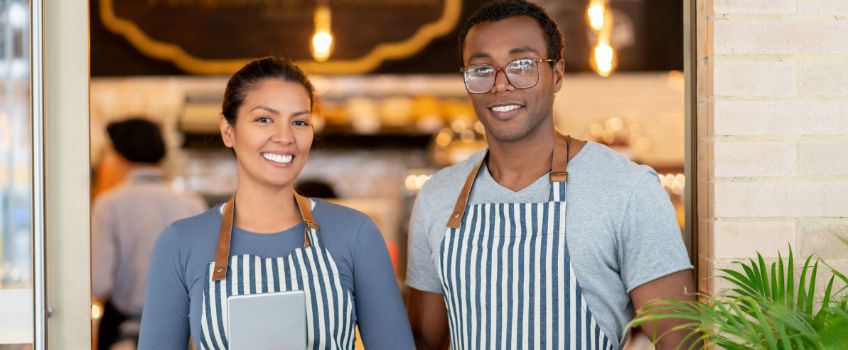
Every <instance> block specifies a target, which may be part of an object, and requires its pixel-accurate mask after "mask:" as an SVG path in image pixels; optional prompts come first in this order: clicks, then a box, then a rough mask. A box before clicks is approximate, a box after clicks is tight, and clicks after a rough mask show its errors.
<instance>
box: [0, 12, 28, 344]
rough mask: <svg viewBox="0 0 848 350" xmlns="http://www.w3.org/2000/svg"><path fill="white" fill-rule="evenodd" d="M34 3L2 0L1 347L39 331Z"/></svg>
mask: <svg viewBox="0 0 848 350" xmlns="http://www.w3.org/2000/svg"><path fill="white" fill-rule="evenodd" d="M31 13H32V12H31V8H30V1H29V0H0V310H3V311H2V312H0V349H28V348H31V347H32V344H33V340H34V333H35V322H34V320H33V316H34V315H35V304H34V300H33V295H34V289H33V286H34V283H33V281H34V277H35V275H36V274H35V272H34V271H35V270H36V269H34V266H33V261H34V259H33V241H34V240H33V237H34V234H33V232H34V231H33V168H34V162H33V147H32V146H33V142H32V140H33V137H32V130H33V118H32V115H33V113H32V105H33V104H32V85H31V81H32V80H31V78H32V69H31V66H32V65H31V61H30V57H31V56H30V53H31V48H30V46H31V45H30V39H31V37H32V24H31V20H30V19H31Z"/></svg>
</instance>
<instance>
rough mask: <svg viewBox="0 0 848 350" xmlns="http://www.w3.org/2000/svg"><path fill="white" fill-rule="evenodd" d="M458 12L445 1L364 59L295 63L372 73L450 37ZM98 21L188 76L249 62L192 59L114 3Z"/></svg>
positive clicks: (456, 1) (457, 5) (453, 0)
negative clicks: (430, 17) (429, 17)
mask: <svg viewBox="0 0 848 350" xmlns="http://www.w3.org/2000/svg"><path fill="white" fill-rule="evenodd" d="M461 12H462V1H461V0H445V2H444V6H443V8H442V16H441V17H440V18H439V19H438V20H437V21H435V22H431V23H427V24H425V25H423V26H421V28H419V29H418V31H417V32H416V33H415V34H414V35H413V36H412V37H410V38H408V39H406V40H403V41H398V42H391V43H382V44H379V45H377V46H376V47H374V48H373V49H372V50H371V51H370V52H369V53H368V54H366V55H365V56H362V57H360V58H356V59H351V60H332V59H331V60H329V61H326V62H316V61H312V60H299V61H296V62H295V63H297V65H299V66H300V67H301V68H303V69H304V70H305V71H306V72H308V73H317V74H340V73H346V74H355V73H366V72H369V71H371V70H374V69H375V68H377V67H378V66H379V65H380V64H381V63H383V62H384V61H386V60H396V59H401V58H406V57H410V56H412V55H414V54H416V53H418V52H419V51H421V49H423V48H424V46H426V45H427V44H429V43H430V42H431V41H432V40H433V39H435V38H437V37H439V36H442V35H445V34H447V33H450V31H451V30H453V28H454V27H455V26H456V24H457V22H458V21H459V16H460V13H461ZM100 18H101V20H102V21H103V25H104V26H105V27H106V28H107V29H108V30H109V31H111V32H113V33H116V34H119V35H121V36H123V37H124V38H126V39H127V40H129V42H130V44H132V45H133V47H135V48H136V49H137V50H139V51H141V52H142V53H144V54H145V55H148V56H150V57H153V58H156V59H160V60H165V61H170V62H172V63H174V64H175V65H177V66H178V67H180V68H181V69H183V70H185V71H186V72H189V73H194V74H230V73H233V72H235V71H237V70H238V69H239V68H241V67H242V66H243V65H245V64H246V63H247V62H248V61H250V60H251V59H252V58H239V59H205V58H200V57H196V56H193V55H191V54H189V53H188V52H186V51H185V50H184V49H183V48H182V47H180V46H179V45H176V44H172V43H168V42H163V41H159V40H156V39H153V38H151V37H150V36H148V35H147V34H146V33H144V31H142V30H141V28H139V27H138V26H137V25H136V24H135V23H133V22H132V21H129V20H127V19H124V18H120V17H118V16H117V15H116V14H115V10H114V6H113V0H101V1H100Z"/></svg>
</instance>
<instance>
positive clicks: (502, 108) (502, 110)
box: [492, 105, 521, 113]
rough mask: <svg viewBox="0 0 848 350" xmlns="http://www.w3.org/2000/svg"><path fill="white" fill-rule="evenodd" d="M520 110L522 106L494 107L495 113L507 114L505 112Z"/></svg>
mask: <svg viewBox="0 0 848 350" xmlns="http://www.w3.org/2000/svg"><path fill="white" fill-rule="evenodd" d="M518 108H521V106H519V105H506V106H495V107H492V110H493V111H495V112H498V113H505V112H509V111H511V110H514V109H518Z"/></svg>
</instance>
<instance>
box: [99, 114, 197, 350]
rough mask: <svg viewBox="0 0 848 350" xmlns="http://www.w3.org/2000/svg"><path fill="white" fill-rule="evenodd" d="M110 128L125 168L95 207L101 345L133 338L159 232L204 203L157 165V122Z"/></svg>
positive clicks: (160, 143)
mask: <svg viewBox="0 0 848 350" xmlns="http://www.w3.org/2000/svg"><path fill="white" fill-rule="evenodd" d="M107 132H108V134H109V138H110V140H111V142H112V146H113V147H112V148H113V149H114V150H115V153H116V157H114V159H116V160H117V162H118V163H120V165H121V167H122V168H125V169H127V172H126V176H125V177H124V179H123V180H122V181H121V183H120V184H118V185H117V186H115V187H114V188H112V189H110V190H108V191H106V192H104V193H102V194H101V195H99V196H98V197H97V198H96V199H95V201H94V205H93V209H92V218H91V231H92V232H91V233H92V269H91V271H92V294H93V297H94V298H95V299H96V300H98V301H100V302H103V303H104V305H103V317H102V319H101V320H100V325H99V327H98V332H97V344H98V346H97V348H98V349H109V348H110V347H111V346H112V345H113V344H115V343H117V342H119V341H130V342H135V339H136V338H137V337H138V327H139V322H140V317H141V311H142V306H143V303H144V286H145V285H146V283H147V272H148V270H147V268H148V266H149V265H150V256H151V254H152V252H153V245H154V243H155V242H156V237H158V236H159V233H160V232H162V230H163V229H164V228H165V227H166V226H168V225H169V224H170V223H172V222H174V221H176V220H178V219H182V218H185V217H188V216H192V215H195V214H198V213H200V212H202V211H203V210H204V209H205V207H206V205H205V204H204V202H203V200H202V199H200V197H198V196H195V195H193V194H189V193H178V192H176V191H174V190H173V189H172V188H171V186H170V183H169V181H168V180H167V178H166V176H165V171H164V170H163V169H162V168H161V167H160V166H159V163H160V162H161V161H162V159H163V158H164V157H165V152H166V151H165V142H164V140H163V138H162V134H161V132H160V130H159V127H158V126H157V125H156V124H154V123H152V122H150V121H147V120H144V119H141V118H132V119H128V120H124V121H119V122H114V123H111V124H109V126H108V127H107Z"/></svg>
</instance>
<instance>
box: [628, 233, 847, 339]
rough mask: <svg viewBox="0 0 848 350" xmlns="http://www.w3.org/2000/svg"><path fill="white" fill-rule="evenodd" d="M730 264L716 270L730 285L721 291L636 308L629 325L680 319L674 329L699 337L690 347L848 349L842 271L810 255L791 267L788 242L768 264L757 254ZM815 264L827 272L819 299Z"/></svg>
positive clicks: (791, 260) (791, 261) (845, 298)
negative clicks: (786, 248)
mask: <svg viewBox="0 0 848 350" xmlns="http://www.w3.org/2000/svg"><path fill="white" fill-rule="evenodd" d="M842 240H843V242H845V243H846V244H848V240H846V239H842ZM734 264H735V265H736V269H721V270H719V271H720V274H719V276H718V278H721V279H723V280H726V281H728V282H729V283H730V285H731V288H730V289H729V290H727V291H725V292H724V293H722V294H721V295H718V296H713V295H707V294H699V299H700V300H699V301H688V300H685V301H684V300H663V301H659V302H655V303H651V304H649V305H648V306H646V307H644V308H642V309H641V310H639V311H638V312H637V315H636V317H635V318H634V320H633V321H632V322H631V323H630V325H629V326H630V327H639V326H641V325H643V324H645V323H651V322H654V321H658V320H661V319H682V320H685V322H684V323H683V324H681V325H679V326H677V327H675V328H674V330H680V329H685V330H688V331H690V333H689V337H696V339H697V340H698V341H696V342H694V344H693V345H692V346H690V347H689V348H699V347H701V346H703V345H707V346H720V347H722V348H724V349H729V350H732V349H769V350H771V349H848V295H846V294H848V293H846V288H848V287H846V286H845V285H846V284H848V277H846V273H843V272H840V271H837V270H836V269H835V268H833V267H831V266H830V265H827V264H826V263H823V262H822V261H821V260H819V259H813V257H812V256H810V257H807V258H806V259H805V260H804V262H803V264H802V265H801V266H800V267H798V268H796V266H795V264H796V261H795V258H794V255H793V252H792V248H791V247H790V248H789V256H788V257H787V258H786V259H784V257H783V256H781V255H780V254H778V258H777V261H775V262H772V263H771V264H767V263H766V261H765V259H764V258H763V256H762V255H761V254H759V253H757V259H756V260H755V259H748V261H736V262H734ZM820 266H825V267H826V268H827V269H828V270H829V271H830V272H831V273H832V276H831V277H830V279H829V280H828V282H827V284H826V287H825V290H824V294H823V297H822V298H821V301H820V302H819V301H817V300H818V299H817V298H816V297H815V296H816V280H817V278H818V277H819V275H818V272H819V267H820ZM796 273H799V275H798V278H797V279H796ZM835 282H836V283H835ZM836 286H841V287H836ZM662 336H663V334H655V335H654V337H652V338H654V339H657V338H659V337H662ZM678 348H682V346H679V347H678Z"/></svg>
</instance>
